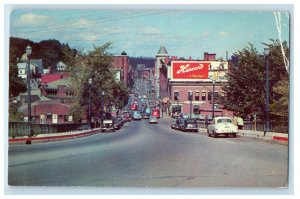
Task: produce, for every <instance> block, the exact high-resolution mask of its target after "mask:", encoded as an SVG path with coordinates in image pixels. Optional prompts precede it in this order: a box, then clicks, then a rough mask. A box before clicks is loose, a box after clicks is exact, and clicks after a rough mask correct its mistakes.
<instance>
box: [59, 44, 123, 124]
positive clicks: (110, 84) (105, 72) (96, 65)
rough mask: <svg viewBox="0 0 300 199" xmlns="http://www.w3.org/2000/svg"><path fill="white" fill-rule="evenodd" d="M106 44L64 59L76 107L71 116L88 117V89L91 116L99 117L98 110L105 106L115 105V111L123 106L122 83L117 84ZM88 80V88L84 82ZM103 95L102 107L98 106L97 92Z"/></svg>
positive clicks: (98, 97)
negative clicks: (83, 114) (89, 80)
mask: <svg viewBox="0 0 300 199" xmlns="http://www.w3.org/2000/svg"><path fill="white" fill-rule="evenodd" d="M110 45H111V44H110V43H106V44H104V45H103V46H100V47H96V46H94V50H92V51H90V52H88V53H87V54H86V55H78V56H77V57H74V58H73V59H72V56H70V54H68V53H66V55H65V57H66V58H68V60H69V62H68V63H67V65H68V66H69V67H68V70H69V71H70V73H71V84H70V87H71V90H72V92H73V93H74V95H75V101H76V104H75V105H74V107H73V109H72V112H73V114H76V113H77V114H78V113H88V108H89V89H91V99H92V100H91V101H92V113H93V114H94V116H98V115H99V114H100V110H101V107H102V106H109V105H111V103H115V104H116V105H117V106H118V107H119V108H121V107H122V106H123V105H124V102H125V100H127V99H126V96H128V94H127V95H126V92H127V90H126V87H125V85H124V84H123V83H121V82H117V81H116V79H115V77H116V74H115V72H114V71H113V70H111V69H112V58H111V54H110V53H109V52H108V50H109V48H110ZM89 78H92V81H93V82H92V85H91V88H90V85H89V84H88V79H89ZM102 91H105V95H104V104H101V102H102V100H101V92H102ZM74 118H78V116H77V117H74Z"/></svg>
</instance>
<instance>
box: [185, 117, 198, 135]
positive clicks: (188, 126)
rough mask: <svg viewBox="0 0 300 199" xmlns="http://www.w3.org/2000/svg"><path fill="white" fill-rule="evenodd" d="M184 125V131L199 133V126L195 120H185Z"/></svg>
mask: <svg viewBox="0 0 300 199" xmlns="http://www.w3.org/2000/svg"><path fill="white" fill-rule="evenodd" d="M183 123H184V125H183V127H182V131H184V132H186V131H193V132H198V125H197V121H196V120H195V119H183Z"/></svg>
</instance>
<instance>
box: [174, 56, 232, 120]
mask: <svg viewBox="0 0 300 199" xmlns="http://www.w3.org/2000/svg"><path fill="white" fill-rule="evenodd" d="M168 70H169V71H168V79H169V81H168V90H169V98H170V102H171V104H170V110H171V114H174V113H175V112H181V113H183V114H186V115H189V114H191V115H192V117H196V118H200V119H204V117H205V116H208V117H209V118H211V117H212V116H213V115H214V116H225V115H226V116H232V115H233V113H232V112H230V111H227V110H224V109H222V107H221V106H220V105H219V104H217V103H216V102H215V100H216V99H217V98H218V97H219V96H225V95H226V93H225V92H224V91H223V90H222V87H223V86H224V85H226V83H227V79H226V76H225V75H226V72H227V70H228V63H227V62H224V61H189V60H184V61H172V62H171V65H170V66H169V67H168ZM213 93H214V95H213Z"/></svg>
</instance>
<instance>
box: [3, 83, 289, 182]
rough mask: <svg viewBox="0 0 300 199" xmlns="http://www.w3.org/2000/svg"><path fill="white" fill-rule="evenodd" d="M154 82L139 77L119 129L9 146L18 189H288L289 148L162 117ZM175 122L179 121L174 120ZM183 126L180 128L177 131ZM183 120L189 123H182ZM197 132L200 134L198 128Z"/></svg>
mask: <svg viewBox="0 0 300 199" xmlns="http://www.w3.org/2000/svg"><path fill="white" fill-rule="evenodd" d="M151 90H152V88H151V79H145V78H137V80H136V81H135V84H134V89H133V93H132V94H131V95H130V98H129V100H128V104H127V105H126V107H125V108H124V109H123V110H122V112H120V113H119V114H118V116H117V117H115V118H114V119H113V124H114V128H112V129H111V130H109V129H107V130H108V131H104V132H102V133H98V134H95V135H91V136H88V137H84V138H80V139H71V140H64V141H56V142H49V143H39V144H32V145H10V146H9V151H8V152H9V162H8V167H9V173H8V183H9V184H10V185H17V186H103V187H111V186H113V187H225V188H232V187H233V188H237V187H241V188H242V187H264V188H265V187H285V186H287V184H286V183H287V176H288V147H287V146H286V145H281V144H276V143H269V142H264V141H261V140H255V139H251V138H247V137H241V136H236V135H235V134H234V137H232V136H229V137H228V136H218V138H212V137H210V134H207V133H206V132H204V133H200V132H198V129H199V128H198V127H197V122H196V120H195V121H194V120H193V119H189V118H187V119H185V118H183V117H182V118H180V117H178V118H172V117H171V116H168V114H164V115H163V116H161V117H160V115H161V112H160V111H159V107H158V103H157V102H156V101H155V98H154V97H153V93H152V91H151ZM174 121H175V122H174ZM176 121H179V122H181V121H183V125H182V126H180V125H176ZM185 122H186V125H184V123H185ZM195 127H196V128H195Z"/></svg>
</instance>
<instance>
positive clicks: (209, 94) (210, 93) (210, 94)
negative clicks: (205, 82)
mask: <svg viewBox="0 0 300 199" xmlns="http://www.w3.org/2000/svg"><path fill="white" fill-rule="evenodd" d="M208 100H209V101H210V100H212V92H208Z"/></svg>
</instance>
